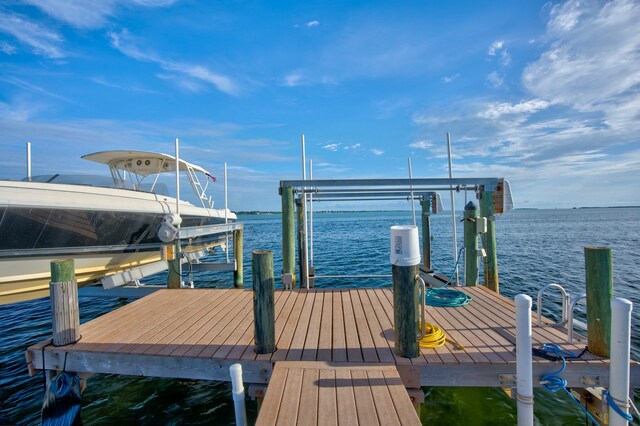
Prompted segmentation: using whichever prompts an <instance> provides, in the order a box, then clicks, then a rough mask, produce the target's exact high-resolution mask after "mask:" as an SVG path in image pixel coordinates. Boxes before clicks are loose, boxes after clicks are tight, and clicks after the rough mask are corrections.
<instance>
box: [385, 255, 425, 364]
mask: <svg viewBox="0 0 640 426" xmlns="http://www.w3.org/2000/svg"><path fill="white" fill-rule="evenodd" d="M419 272H420V268H419V265H417V264H416V265H413V266H398V265H391V274H392V277H393V278H392V279H393V327H394V329H395V340H396V341H395V343H396V349H395V351H396V354H397V355H399V356H401V357H404V358H415V357H417V356H418V355H420V347H419V343H418V340H417V339H416V337H417V333H418V327H419V324H418V313H419V310H418V287H417V286H416V276H417V275H418V273H419Z"/></svg>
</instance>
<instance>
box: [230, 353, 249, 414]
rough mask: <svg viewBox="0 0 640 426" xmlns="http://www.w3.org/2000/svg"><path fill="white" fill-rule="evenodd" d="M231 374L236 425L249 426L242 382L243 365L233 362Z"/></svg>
mask: <svg viewBox="0 0 640 426" xmlns="http://www.w3.org/2000/svg"><path fill="white" fill-rule="evenodd" d="M229 373H230V374H231V393H232V395H233V408H234V412H235V415H236V426H247V410H246V408H245V403H244V384H243V383H242V365H240V364H237V363H236V364H233V365H232V366H231V367H229Z"/></svg>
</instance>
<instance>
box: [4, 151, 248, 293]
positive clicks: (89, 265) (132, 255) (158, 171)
mask: <svg viewBox="0 0 640 426" xmlns="http://www.w3.org/2000/svg"><path fill="white" fill-rule="evenodd" d="M82 158H84V159H86V160H91V161H96V162H99V163H104V164H106V165H108V166H109V170H110V171H111V176H112V179H108V178H104V177H103V178H100V177H91V178H90V179H86V178H87V177H86V176H85V177H83V179H79V177H78V176H63V175H54V176H47V177H36V178H33V179H31V180H30V181H0V304H3V303H14V302H18V301H22V300H28V299H34V298H38V297H44V296H47V295H48V294H49V281H50V262H51V261H52V260H54V259H64V258H72V259H74V260H75V268H76V279H77V280H78V284H79V285H80V286H82V285H86V284H88V283H93V282H95V281H96V280H98V279H100V278H102V277H105V276H107V275H111V274H115V273H118V272H122V271H125V270H128V269H132V268H136V267H141V266H143V265H147V264H150V263H153V262H159V261H160V260H161V251H162V246H163V245H165V242H163V241H162V240H161V239H160V237H163V240H164V241H167V240H168V239H171V238H168V239H167V236H166V234H165V235H159V232H158V230H159V229H160V227H161V225H162V224H163V223H164V224H165V227H164V230H165V231H166V230H167V227H166V223H167V221H168V222H171V220H174V221H175V218H176V216H175V214H176V210H177V203H176V199H175V198H174V197H170V196H169V195H167V191H166V185H164V184H162V183H160V182H159V181H158V177H159V176H160V175H162V174H163V173H175V171H176V160H175V157H173V156H171V155H167V154H160V153H154V152H144V151H104V152H98V153H94V154H89V155H85V156H83V157H82ZM179 164H180V171H181V172H182V171H184V172H186V175H187V176H188V180H189V182H190V183H191V186H192V188H193V190H194V192H195V194H196V197H197V199H198V200H199V203H200V205H194V204H192V203H189V202H187V201H180V202H179V213H180V218H181V219H182V224H181V226H183V227H196V226H197V227H202V226H206V225H214V224H224V223H225V221H228V222H235V221H236V215H235V214H234V213H232V212H230V211H229V210H227V209H214V208H213V202H212V201H211V198H210V197H208V196H207V195H206V190H207V186H208V183H209V181H210V180H212V179H213V180H215V178H213V176H212V175H211V174H210V173H208V172H207V171H206V170H204V169H203V168H201V167H198V166H196V165H193V164H190V163H188V162H186V161H182V160H179ZM203 178H204V181H205V182H204V185H203V180H202V179H203ZM105 179H106V180H108V181H109V182H105ZM150 179H153V180H152V181H151V182H149V180H150ZM107 183H110V185H107ZM106 186H110V187H106ZM161 234H162V232H161ZM224 241H225V235H224V234H223V233H220V232H217V233H214V234H205V235H198V236H195V237H192V238H189V239H188V240H182V241H181V246H182V250H183V251H185V252H199V251H202V250H204V249H209V248H212V247H215V246H217V245H220V244H223V243H224Z"/></svg>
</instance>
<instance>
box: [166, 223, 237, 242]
mask: <svg viewBox="0 0 640 426" xmlns="http://www.w3.org/2000/svg"><path fill="white" fill-rule="evenodd" d="M236 229H243V225H242V223H238V222H234V223H227V224H224V223H222V224H219V225H206V226H188V227H185V228H180V229H179V230H178V239H180V240H185V239H187V238H194V237H199V236H201V235H215V234H224V233H226V232H231V231H235V230H236Z"/></svg>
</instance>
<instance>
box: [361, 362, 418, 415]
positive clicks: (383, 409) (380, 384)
mask: <svg viewBox="0 0 640 426" xmlns="http://www.w3.org/2000/svg"><path fill="white" fill-rule="evenodd" d="M367 377H368V378H369V386H370V387H371V395H372V396H373V403H374V404H375V407H376V412H377V413H378V419H379V420H380V424H382V425H398V426H400V421H399V420H398V415H397V414H396V407H395V404H394V403H393V399H391V395H390V394H389V390H388V389H387V382H386V381H385V379H384V375H383V373H382V371H376V370H371V371H367ZM407 398H409V396H408V395H407Z"/></svg>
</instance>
